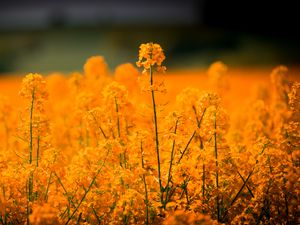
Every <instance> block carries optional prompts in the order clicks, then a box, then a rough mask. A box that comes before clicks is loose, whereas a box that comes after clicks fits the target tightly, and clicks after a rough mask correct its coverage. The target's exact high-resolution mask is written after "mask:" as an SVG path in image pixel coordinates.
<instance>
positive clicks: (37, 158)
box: [36, 135, 40, 167]
mask: <svg viewBox="0 0 300 225" xmlns="http://www.w3.org/2000/svg"><path fill="white" fill-rule="evenodd" d="M39 157H40V135H38V138H37V149H36V166H37V167H38V166H39Z"/></svg>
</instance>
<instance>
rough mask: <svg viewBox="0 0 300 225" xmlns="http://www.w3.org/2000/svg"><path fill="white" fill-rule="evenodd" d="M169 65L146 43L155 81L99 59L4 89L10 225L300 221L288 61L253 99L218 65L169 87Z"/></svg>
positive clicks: (0, 171)
mask: <svg viewBox="0 0 300 225" xmlns="http://www.w3.org/2000/svg"><path fill="white" fill-rule="evenodd" d="M164 59H165V56H164V53H163V50H162V48H161V47H160V46H159V45H158V44H154V43H147V44H142V45H141V46H140V52H139V61H138V63H137V64H138V66H139V67H143V68H144V69H145V71H147V72H149V73H150V77H151V79H150V84H149V76H147V75H142V74H140V72H139V70H138V69H137V68H136V67H135V66H134V65H132V64H122V65H120V66H118V67H117V68H116V69H115V71H114V74H110V72H109V69H108V67H107V64H106V62H105V60H104V58H103V57H102V56H94V57H91V58H89V59H88V60H87V62H86V64H85V65H84V69H83V72H76V73H73V74H71V75H70V76H66V75H63V74H57V73H56V74H52V75H50V76H47V77H43V76H42V75H39V74H28V75H26V76H25V78H24V79H23V81H22V83H21V82H20V81H18V82H19V83H21V90H20V92H19V93H20V95H19V96H17V95H15V93H13V94H10V93H11V92H13V91H16V90H17V88H19V87H17V88H15V87H14V86H12V88H10V90H9V92H7V93H5V90H4V89H3V90H2V89H1V92H3V93H0V94H1V95H0V224H65V225H67V224H116V225H118V224H125V225H130V224H146V225H150V224H151V225H163V224H166V225H167V224H174V225H179V224H186V225H188V224H191V225H193V224H203V225H204V224H298V223H299V215H298V214H299V194H300V193H299V190H300V184H299V176H300V172H299V171H300V170H299V167H300V150H299V146H300V133H299V132H300V115H299V109H300V104H299V103H300V95H299V88H300V85H299V82H296V81H293V80H290V79H289V78H288V76H287V73H288V70H287V68H286V67H283V66H280V67H277V68H275V69H274V70H273V72H271V76H270V78H269V77H267V78H266V77H263V78H260V79H261V80H260V81H261V83H262V80H263V82H264V84H265V87H262V88H260V89H259V90H258V92H255V93H253V94H250V91H249V89H250V88H249V87H248V84H249V86H251V85H252V86H253V85H254V84H255V83H256V80H255V79H256V78H255V79H254V78H253V80H251V82H250V81H248V80H247V81H244V80H243V79H244V76H246V75H245V74H242V75H241V76H228V77H226V75H227V74H229V73H230V71H229V70H227V66H225V65H224V64H223V63H221V62H217V63H214V64H213V65H212V66H211V67H210V69H209V71H208V72H207V73H204V74H203V76H198V75H199V74H197V76H194V75H193V76H190V77H189V76H188V74H186V73H185V74H184V75H182V76H166V78H165V79H166V86H164V85H163V82H162V80H161V78H162V77H161V76H156V73H155V72H157V70H158V71H159V70H164V69H165V68H164V67H163V66H162V63H163V61H164ZM112 71H113V70H112ZM239 73H240V71H239ZM244 73H246V72H244ZM206 75H207V76H206ZM187 77H189V79H186V78H187ZM225 77H226V79H225ZM144 78H146V79H145V80H143V79H144ZM248 78H249V77H248ZM192 79H194V80H192ZM251 79H252V78H251ZM209 81H212V83H211V84H212V85H206V84H209ZM1 82H4V83H5V82H6V81H5V80H2V78H1ZM241 82H247V85H241ZM19 83H18V85H19ZM187 83H188V84H189V86H190V87H186V86H187V85H186V84H187ZM227 84H228V85H227ZM229 84H230V85H229ZM229 86H230V87H231V88H228V87H229ZM245 86H247V87H245ZM143 90H147V91H146V92H144V91H143ZM165 90H167V92H166V93H165ZM248 91H249V92H248ZM162 92H163V93H164V95H162ZM243 93H244V95H243ZM48 94H49V96H48Z"/></svg>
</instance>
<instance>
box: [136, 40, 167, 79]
mask: <svg viewBox="0 0 300 225" xmlns="http://www.w3.org/2000/svg"><path fill="white" fill-rule="evenodd" d="M165 58H166V57H165V55H164V52H163V49H162V47H161V46H160V45H159V44H156V43H152V42H150V43H147V44H141V45H140V50H139V61H137V63H136V65H137V66H138V67H144V71H143V73H146V71H147V70H150V69H152V68H153V67H155V69H156V71H157V72H164V71H165V70H166V67H165V66H162V62H163V61H164V60H165Z"/></svg>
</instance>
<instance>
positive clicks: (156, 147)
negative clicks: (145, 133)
mask: <svg viewBox="0 0 300 225" xmlns="http://www.w3.org/2000/svg"><path fill="white" fill-rule="evenodd" d="M150 86H151V97H152V106H153V117H154V130H155V149H156V157H157V172H158V183H159V189H160V202H161V203H163V191H164V190H163V186H162V182H161V170H160V153H159V141H158V127H157V113H156V104H155V97H154V90H153V88H152V86H153V71H152V66H150Z"/></svg>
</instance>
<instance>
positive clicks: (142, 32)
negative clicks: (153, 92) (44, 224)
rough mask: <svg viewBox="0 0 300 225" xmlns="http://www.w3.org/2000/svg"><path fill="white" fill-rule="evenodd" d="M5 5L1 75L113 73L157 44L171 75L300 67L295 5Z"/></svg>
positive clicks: (137, 0) (150, 0) (91, 0)
mask: <svg viewBox="0 0 300 225" xmlns="http://www.w3.org/2000/svg"><path fill="white" fill-rule="evenodd" d="M262 2H263V1H257V0H252V1H248V0H244V1H237V2H235V1H216V0H43V1H41V0H26V1H21V0H9V1H1V2H0V74H4V73H20V74H24V73H27V72H40V73H49V72H55V71H61V72H72V71H76V70H77V71H81V70H82V66H83V64H84V63H85V61H86V59H87V58H88V57H90V56H93V55H103V56H104V57H105V58H106V61H107V63H108V65H109V67H110V68H111V70H113V69H114V67H115V66H116V65H118V64H121V63H125V62H131V63H135V61H136V60H137V54H138V46H139V44H140V43H144V42H149V41H152V42H157V43H160V44H161V45H162V47H163V48H164V49H165V52H166V55H167V60H166V65H167V66H168V67H169V68H170V69H174V70H176V69H178V68H180V69H186V68H207V67H208V65H209V64H211V63H212V62H214V61H216V60H222V61H223V62H224V63H226V64H228V65H229V67H230V66H232V67H273V66H275V65H278V64H285V65H287V66H289V67H298V66H299V65H300V64H299V63H300V54H299V52H300V41H299V40H300V39H299V38H300V36H299V32H298V29H299V16H298V15H297V12H296V9H297V7H296V1H281V2H278V3H275V2H273V3H262Z"/></svg>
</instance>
